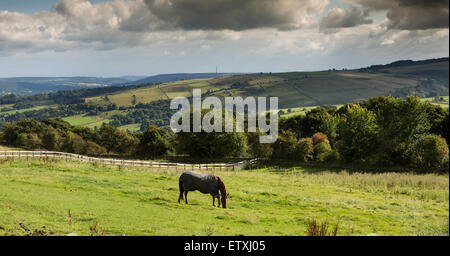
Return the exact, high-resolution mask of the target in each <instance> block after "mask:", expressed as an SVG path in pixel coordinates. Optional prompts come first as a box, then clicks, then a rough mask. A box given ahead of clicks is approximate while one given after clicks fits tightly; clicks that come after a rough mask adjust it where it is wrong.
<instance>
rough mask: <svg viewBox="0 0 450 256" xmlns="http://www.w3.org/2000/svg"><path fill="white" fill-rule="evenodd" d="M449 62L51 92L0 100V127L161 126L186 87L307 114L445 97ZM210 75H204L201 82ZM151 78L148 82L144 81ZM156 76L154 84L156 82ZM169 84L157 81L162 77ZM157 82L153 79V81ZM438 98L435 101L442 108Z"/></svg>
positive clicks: (195, 77) (187, 91)
mask: <svg viewBox="0 0 450 256" xmlns="http://www.w3.org/2000/svg"><path fill="white" fill-rule="evenodd" d="M448 70H449V59H448V58H441V59H431V60H424V61H398V62H394V63H391V64H387V65H374V66H370V67H366V68H361V69H355V70H329V71H319V72H290V73H257V74H217V75H220V76H217V75H216V74H190V75H189V77H190V78H191V79H182V78H183V76H184V75H183V74H172V75H159V76H156V77H153V78H146V79H148V80H146V81H154V82H152V83H144V84H141V83H142V81H144V80H145V79H143V80H142V79H141V80H136V81H134V82H133V83H134V84H137V85H129V86H107V87H100V88H92V89H86V88H85V89H82V90H71V91H58V92H54V93H46V94H38V95H33V96H29V97H19V98H17V97H13V96H11V95H9V96H5V97H3V98H0V122H11V121H18V120H21V119H25V118H34V119H37V120H42V119H45V118H53V117H61V118H65V120H68V121H70V122H72V123H73V124H74V125H81V126H89V127H99V126H101V125H102V124H103V123H109V124H112V125H115V126H123V127H124V129H128V128H130V127H132V129H133V130H136V129H137V128H138V127H139V126H140V125H143V126H142V127H145V126H146V125H149V124H156V125H167V124H168V120H170V116H171V113H172V111H171V110H170V109H169V103H170V100H171V99H173V98H175V97H191V95H192V90H193V89H194V88H201V89H202V93H203V96H204V97H206V96H216V97H219V98H224V97H229V96H232V97H236V96H241V97H244V98H245V97H248V96H254V97H269V96H276V97H278V98H279V108H280V109H283V110H287V111H288V113H292V111H291V110H294V112H296V110H299V112H301V111H302V110H304V109H309V108H310V107H314V106H324V105H341V104H345V103H351V102H358V101H361V100H365V99H368V98H371V97H375V96H382V95H385V96H387V95H392V96H395V97H405V96H408V95H416V96H418V97H421V98H430V97H435V96H448V95H449V82H448V75H449V71H448ZM208 75H210V76H211V77H204V76H208ZM150 79H153V80H150ZM158 79H159V80H158ZM171 79H173V80H175V81H169V82H164V81H166V80H171ZM157 81H159V82H157ZM445 99H448V97H447V98H444V100H443V101H441V102H439V103H440V104H444V105H445V104H447V106H448V100H447V101H446V100H445Z"/></svg>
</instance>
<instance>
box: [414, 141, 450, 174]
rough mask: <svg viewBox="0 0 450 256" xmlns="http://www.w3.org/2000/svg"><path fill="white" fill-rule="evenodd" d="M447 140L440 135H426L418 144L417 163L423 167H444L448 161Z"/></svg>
mask: <svg viewBox="0 0 450 256" xmlns="http://www.w3.org/2000/svg"><path fill="white" fill-rule="evenodd" d="M448 153H449V150H448V145H447V142H446V140H445V139H444V138H442V137H441V136H439V135H434V134H431V135H427V136H424V137H423V138H422V139H421V140H420V142H419V143H418V144H417V158H416V160H417V164H418V165H419V166H422V167H443V166H445V165H446V164H447V163H448V159H449V156H448Z"/></svg>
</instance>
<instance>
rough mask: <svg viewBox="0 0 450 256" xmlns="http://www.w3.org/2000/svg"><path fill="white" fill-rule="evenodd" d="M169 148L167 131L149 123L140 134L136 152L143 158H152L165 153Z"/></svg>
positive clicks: (170, 147)
mask: <svg viewBox="0 0 450 256" xmlns="http://www.w3.org/2000/svg"><path fill="white" fill-rule="evenodd" d="M171 149H172V146H171V142H170V134H169V132H167V131H166V130H164V129H162V128H158V127H156V126H154V125H151V126H150V127H149V128H148V129H147V130H146V131H145V132H143V133H142V134H141V135H140V142H139V145H138V147H137V154H138V155H140V156H142V157H145V158H150V157H153V158H154V157H159V156H163V155H165V154H167V153H168V152H169V151H170V150H171Z"/></svg>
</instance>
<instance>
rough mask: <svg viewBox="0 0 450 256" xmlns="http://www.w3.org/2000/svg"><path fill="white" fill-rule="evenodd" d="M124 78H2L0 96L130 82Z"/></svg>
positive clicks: (0, 80) (26, 94)
mask: <svg viewBox="0 0 450 256" xmlns="http://www.w3.org/2000/svg"><path fill="white" fill-rule="evenodd" d="M129 81H130V80H127V79H124V78H99V77H14V78H0V96H3V95H7V94H15V95H17V96H29V95H33V94H38V93H49V92H56V91H61V90H76V89H82V88H94V87H106V86H111V85H115V84H119V83H125V82H129Z"/></svg>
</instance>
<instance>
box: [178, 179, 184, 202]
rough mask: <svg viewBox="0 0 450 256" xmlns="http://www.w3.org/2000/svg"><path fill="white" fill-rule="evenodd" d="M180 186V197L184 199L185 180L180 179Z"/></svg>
mask: <svg viewBox="0 0 450 256" xmlns="http://www.w3.org/2000/svg"><path fill="white" fill-rule="evenodd" d="M178 187H179V188H180V199H181V200H184V198H183V192H184V187H183V182H182V181H181V179H179V180H178Z"/></svg>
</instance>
